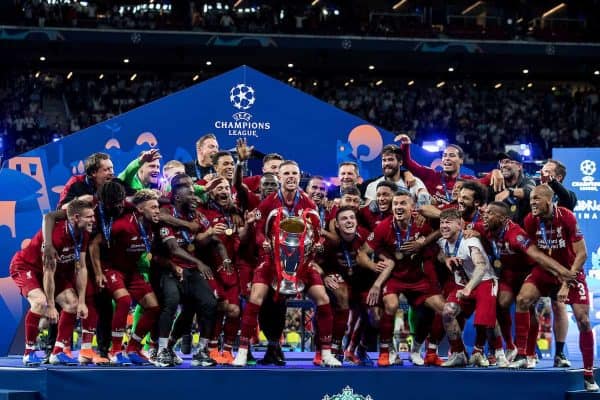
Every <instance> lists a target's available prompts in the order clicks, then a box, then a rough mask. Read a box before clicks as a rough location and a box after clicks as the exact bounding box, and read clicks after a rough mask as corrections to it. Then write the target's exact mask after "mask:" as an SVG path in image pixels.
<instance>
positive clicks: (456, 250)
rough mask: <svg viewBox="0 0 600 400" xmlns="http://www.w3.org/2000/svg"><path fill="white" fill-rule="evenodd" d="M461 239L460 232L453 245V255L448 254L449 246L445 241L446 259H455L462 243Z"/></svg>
mask: <svg viewBox="0 0 600 400" xmlns="http://www.w3.org/2000/svg"><path fill="white" fill-rule="evenodd" d="M462 237H463V234H462V232H461V233H460V234H459V235H458V239H457V240H456V243H455V244H454V249H453V254H451V253H450V245H449V244H448V241H447V240H446V247H445V250H446V257H456V255H457V254H458V248H459V247H460V242H461V241H462Z"/></svg>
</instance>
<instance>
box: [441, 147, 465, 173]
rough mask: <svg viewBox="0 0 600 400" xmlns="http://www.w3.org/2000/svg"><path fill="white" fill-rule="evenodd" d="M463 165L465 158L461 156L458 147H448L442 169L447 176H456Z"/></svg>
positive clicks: (443, 156)
mask: <svg viewBox="0 0 600 400" xmlns="http://www.w3.org/2000/svg"><path fill="white" fill-rule="evenodd" d="M462 163H463V158H462V157H461V156H460V151H459V150H458V149H457V148H456V147H452V146H448V147H447V148H446V150H444V153H443V154H442V169H443V170H444V172H446V173H447V174H450V175H452V174H455V173H457V172H458V170H459V169H460V166H461V165H462Z"/></svg>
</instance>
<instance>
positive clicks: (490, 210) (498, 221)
mask: <svg viewBox="0 0 600 400" xmlns="http://www.w3.org/2000/svg"><path fill="white" fill-rule="evenodd" d="M506 219H507V217H506V216H505V215H503V214H502V210H501V209H500V208H499V207H497V206H495V205H493V204H490V205H488V206H487V207H486V209H485V211H484V213H483V226H484V227H485V229H489V230H491V231H495V230H498V229H500V227H501V226H503V225H504V223H505V222H506Z"/></svg>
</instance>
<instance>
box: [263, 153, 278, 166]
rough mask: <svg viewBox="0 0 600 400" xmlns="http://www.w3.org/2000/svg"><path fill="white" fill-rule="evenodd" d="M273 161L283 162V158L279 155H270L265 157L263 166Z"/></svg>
mask: <svg viewBox="0 0 600 400" xmlns="http://www.w3.org/2000/svg"><path fill="white" fill-rule="evenodd" d="M272 160H279V161H283V156H282V155H281V154H279V153H269V154H267V155H265V156H264V157H263V165H264V164H266V163H268V162H269V161H272Z"/></svg>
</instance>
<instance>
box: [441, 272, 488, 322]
mask: <svg viewBox="0 0 600 400" xmlns="http://www.w3.org/2000/svg"><path fill="white" fill-rule="evenodd" d="M459 289H460V287H458V289H456V290H455V291H453V292H452V293H450V296H448V300H447V301H448V303H456V304H458V305H459V306H460V309H461V312H462V313H463V314H464V315H465V317H466V318H469V317H470V316H471V315H473V313H475V320H474V324H475V325H481V326H485V327H486V328H493V327H495V326H496V297H497V295H498V282H497V281H496V280H495V279H489V280H487V281H482V282H481V283H479V285H477V287H476V288H475V289H474V290H473V291H472V292H471V295H470V296H469V298H467V299H458V298H457V297H456V292H457V291H458V290H459Z"/></svg>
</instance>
